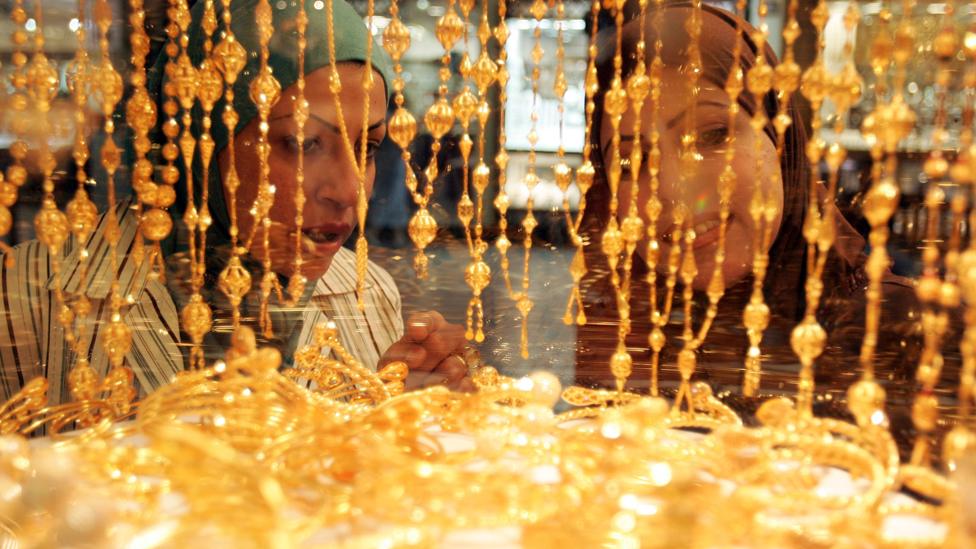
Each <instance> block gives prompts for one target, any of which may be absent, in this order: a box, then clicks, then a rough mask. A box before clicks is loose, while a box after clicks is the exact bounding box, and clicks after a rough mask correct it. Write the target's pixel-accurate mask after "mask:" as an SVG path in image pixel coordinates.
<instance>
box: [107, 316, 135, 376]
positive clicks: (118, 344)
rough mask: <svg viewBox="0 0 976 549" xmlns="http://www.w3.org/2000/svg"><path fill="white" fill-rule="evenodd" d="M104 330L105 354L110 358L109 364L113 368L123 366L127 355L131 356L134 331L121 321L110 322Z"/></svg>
mask: <svg viewBox="0 0 976 549" xmlns="http://www.w3.org/2000/svg"><path fill="white" fill-rule="evenodd" d="M103 330H104V332H103V336H102V337H103V341H104V345H105V354H106V355H107V356H108V359H109V363H111V364H112V365H113V366H121V365H122V362H123V361H124V360H125V355H127V354H129V350H130V349H131V348H132V330H131V329H130V328H129V327H128V326H127V325H126V324H125V322H122V320H121V319H116V320H113V321H111V322H109V323H108V325H107V326H105V327H104V328H103Z"/></svg>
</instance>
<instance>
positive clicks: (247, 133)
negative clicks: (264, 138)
mask: <svg viewBox="0 0 976 549" xmlns="http://www.w3.org/2000/svg"><path fill="white" fill-rule="evenodd" d="M336 68H337V70H338V71H339V77H340V80H341V82H342V91H341V92H340V93H339V103H340V104H341V107H342V111H341V112H342V114H343V118H344V119H345V125H346V130H347V132H348V136H349V140H350V142H351V143H352V147H353V150H354V151H355V153H356V162H358V159H359V155H360V151H361V140H360V137H361V136H362V132H363V129H364V127H365V128H366V131H367V138H366V139H367V142H366V145H365V146H366V160H367V166H366V179H365V192H366V196H367V197H369V195H370V194H371V193H372V190H373V180H374V178H375V176H376V166H375V164H374V158H373V157H374V152H375V151H376V148H377V147H378V146H379V143H380V142H381V141H382V140H383V137H384V136H385V135H386V94H385V91H384V87H383V80H382V79H381V78H380V76H379V73H375V72H374V74H373V76H374V79H373V87H372V90H371V92H370V95H369V96H368V97H367V96H366V95H365V94H363V93H362V92H363V86H362V80H363V73H364V71H365V70H366V67H365V65H362V64H360V63H339V64H338V65H337V66H336ZM331 70H332V68H331V67H323V68H321V69H318V70H316V71H314V72H311V73H309V74H308V75H307V76H306V77H305V98H306V100H307V101H308V108H309V117H308V121H307V122H306V123H305V142H304V155H305V158H304V164H305V168H304V176H305V181H304V184H303V189H304V191H305V207H304V208H303V209H302V214H303V216H304V220H303V221H304V222H303V224H302V229H301V230H302V258H303V264H302V274H303V275H305V277H307V278H308V279H309V280H316V279H317V278H319V277H321V276H322V275H323V274H325V272H326V271H327V270H328V269H329V265H331V264H332V258H333V257H334V256H335V254H336V252H338V251H339V248H340V247H341V246H342V244H343V242H345V241H346V239H347V238H348V237H349V235H350V234H351V233H352V231H353V229H354V228H355V226H356V222H357V220H356V202H357V199H358V193H359V187H360V184H359V175H358V172H357V169H356V164H355V163H354V161H353V160H352V159H351V158H350V155H349V152H348V150H347V147H346V145H345V142H344V140H343V137H342V133H341V130H340V127H339V117H338V116H337V113H338V110H337V108H336V101H335V98H334V96H333V95H332V92H330V91H329V74H330V72H331ZM297 96H298V86H297V84H296V85H292V86H291V87H289V88H288V89H286V90H284V92H283V93H282V94H281V100H279V101H278V103H277V104H276V105H275V106H274V108H273V109H272V110H271V114H270V116H269V117H268V143H270V145H271V153H270V155H269V158H268V164H269V167H270V168H271V175H270V183H271V185H273V186H274V188H275V198H274V205H273V206H272V207H271V212H270V214H269V217H270V218H271V222H272V227H271V231H270V238H269V240H270V248H271V258H272V269H273V270H274V271H275V272H277V273H280V274H283V275H286V276H290V275H291V274H292V273H293V272H294V257H295V253H296V243H295V240H296V239H295V237H296V234H297V231H298V221H297V210H296V208H295V191H296V189H297V188H298V178H297V175H298V152H299V143H298V133H297V131H298V125H297V123H296V121H295V117H294V112H295V102H296V100H297ZM366 101H369V115H368V120H367V119H365V118H364V117H363V114H364V113H363V111H364V107H365V106H366V105H365V102H366ZM259 124H260V122H259V120H258V118H257V117H255V119H254V120H252V121H251V122H250V123H249V124H248V125H247V126H246V127H245V128H244V129H243V130H242V131H241V132H240V133H238V134H237V136H236V137H235V138H234V146H235V157H236V159H235V160H236V161H235V166H236V168H237V174H238V177H239V178H240V181H241V185H240V188H239V189H238V191H237V204H236V208H235V209H236V212H237V224H238V227H239V229H240V235H241V244H242V245H243V244H245V243H246V239H247V237H248V235H250V234H251V231H252V227H254V219H253V216H252V214H251V213H250V210H251V208H252V207H253V206H254V200H255V198H256V197H257V193H258V183H259V174H260V162H259V158H258V153H257V143H258V137H259V135H260V132H259ZM229 163H230V158H229V154H228V151H227V149H226V148H225V149H224V150H223V151H222V152H221V154H220V166H221V173H227V167H228V166H229ZM224 195H225V198H226V199H227V203H228V204H230V194H229V192H228V190H227V189H226V188H225V189H224ZM250 252H251V256H252V257H254V258H255V259H258V260H263V259H264V257H265V256H264V246H263V230H262V229H261V228H260V226H259V227H258V232H257V234H256V236H255V238H254V243H253V245H252V246H251V249H250Z"/></svg>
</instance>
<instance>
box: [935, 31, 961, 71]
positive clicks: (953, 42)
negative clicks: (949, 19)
mask: <svg viewBox="0 0 976 549" xmlns="http://www.w3.org/2000/svg"><path fill="white" fill-rule="evenodd" d="M932 51H933V52H935V55H936V56H937V57H938V58H939V60H940V61H942V62H943V63H947V62H949V61H951V60H952V58H953V57H955V56H956V53H958V52H959V36H958V35H957V34H956V30H955V29H954V28H952V27H945V28H943V29H942V30H941V31H939V33H938V34H936V35H935V39H934V40H933V41H932Z"/></svg>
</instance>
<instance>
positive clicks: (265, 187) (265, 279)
mask: <svg viewBox="0 0 976 549" xmlns="http://www.w3.org/2000/svg"><path fill="white" fill-rule="evenodd" d="M254 17H255V21H256V23H257V26H258V41H259V44H260V68H259V69H258V76H257V77H256V78H255V79H254V80H253V81H252V82H251V87H250V90H248V91H249V94H250V97H251V101H253V102H254V105H255V106H256V107H257V110H258V120H259V125H258V130H259V131H258V143H257V152H258V164H259V168H258V194H257V197H255V199H254V207H253V209H252V210H251V211H252V212H254V224H253V228H252V230H251V235H250V237H249V238H248V239H247V245H246V246H245V247H246V248H247V249H251V244H252V242H253V240H254V237H255V236H256V235H257V233H258V231H259V230H260V231H261V235H262V244H263V252H264V254H263V255H264V257H263V258H262V263H263V265H264V273H263V274H262V276H261V284H260V288H261V305H260V310H259V313H258V314H259V317H258V319H259V325H260V327H261V330H262V331H263V333H264V335H265V337H272V336H273V335H274V327H273V326H272V325H271V312H270V310H269V301H270V299H271V294H272V292H277V294H278V295H279V297H280V296H281V286H280V284H278V277H277V275H276V274H275V272H274V270H273V268H272V265H271V246H270V239H271V215H270V213H271V206H272V205H273V204H274V199H275V187H274V186H273V185H271V166H270V164H269V161H268V159H269V157H270V155H271V144H270V143H269V142H268V116H269V115H270V114H271V109H272V108H273V107H274V106H275V105H276V104H277V103H278V100H279V99H280V98H281V83H279V82H278V79H277V78H275V77H274V75H273V74H272V73H271V67H270V66H269V65H268V57H269V55H270V53H269V50H268V44H269V42H270V41H271V35H272V34H274V20H273V15H272V12H271V4H269V3H268V0H260V1H259V2H258V4H257V6H256V8H255V12H254ZM259 227H260V228H259Z"/></svg>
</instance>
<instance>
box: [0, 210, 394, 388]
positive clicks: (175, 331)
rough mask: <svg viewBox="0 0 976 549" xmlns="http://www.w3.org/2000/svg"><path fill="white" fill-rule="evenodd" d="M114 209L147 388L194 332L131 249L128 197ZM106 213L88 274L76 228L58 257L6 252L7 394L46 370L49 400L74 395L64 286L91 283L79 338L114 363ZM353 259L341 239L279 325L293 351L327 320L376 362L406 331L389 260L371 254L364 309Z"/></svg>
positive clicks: (104, 362)
mask: <svg viewBox="0 0 976 549" xmlns="http://www.w3.org/2000/svg"><path fill="white" fill-rule="evenodd" d="M116 213H117V215H118V218H119V226H120V229H121V230H120V238H119V241H118V248H117V249H118V264H117V270H116V272H115V275H116V276H117V279H118V281H119V291H120V294H121V295H122V296H123V297H125V300H126V305H125V306H124V307H123V309H122V312H121V313H122V320H123V321H124V322H125V323H126V325H128V326H129V327H130V328H131V329H132V347H131V350H130V352H129V353H128V355H126V360H125V363H126V365H127V366H128V367H130V368H131V369H132V371H133V373H134V374H135V382H136V386H137V388H138V390H139V393H140V397H143V396H145V395H146V394H147V393H149V392H151V391H153V390H154V389H156V388H158V387H160V386H161V385H163V384H165V383H166V382H167V381H168V380H170V379H171V378H172V377H173V375H174V374H176V373H177V372H179V371H181V370H182V369H183V368H184V364H185V358H184V351H185V349H186V347H187V346H188V345H187V343H186V341H187V337H186V336H185V335H184V334H181V332H180V327H179V311H178V308H177V304H176V300H174V296H173V295H172V294H171V291H170V290H169V289H168V288H167V287H166V284H165V283H163V282H161V281H160V280H159V279H158V278H156V277H151V276H149V275H150V271H149V266H148V264H147V263H148V262H145V261H143V262H137V261H134V260H133V259H132V258H131V255H130V252H131V251H132V247H133V244H134V243H135V237H136V228H137V219H136V216H135V215H134V212H133V210H132V208H131V202H130V201H124V202H122V203H120V204H118V205H117V206H116ZM106 219H107V216H105V215H102V216H101V218H100V219H99V223H98V225H97V227H96V229H95V231H94V233H93V234H92V236H91V237H90V238H89V240H88V242H87V251H88V254H89V268H88V273H87V276H85V277H82V276H81V275H82V274H83V273H82V269H81V268H80V267H81V265H80V263H79V259H80V252H81V250H82V247H81V246H78V245H77V244H76V242H75V241H74V239H73V238H71V239H69V240H68V242H66V243H65V245H64V246H63V247H62V249H61V250H60V251H59V252H58V254H57V255H56V257H52V256H51V254H50V253H49V251H48V249H47V248H46V247H45V246H43V245H41V244H40V243H39V242H38V241H36V240H32V241H29V242H25V243H23V244H21V245H19V246H17V247H16V248H14V251H13V252H11V254H12V259H13V264H12V265H9V266H8V264H7V262H6V261H2V262H0V402H3V401H6V400H7V399H8V398H10V396H11V395H13V394H14V393H16V392H17V391H18V390H19V389H20V388H21V387H22V386H23V385H24V384H25V383H26V382H27V381H30V380H31V379H33V378H35V377H39V376H44V377H46V378H47V379H48V381H49V389H48V399H49V402H50V403H51V404H57V403H63V402H67V401H69V400H70V398H71V396H70V391H69V390H68V386H67V380H68V373H69V372H70V370H71V367H72V365H73V364H74V362H75V360H76V356H75V354H76V353H75V349H74V348H71V347H70V346H69V345H68V343H67V341H66V340H65V337H64V328H63V327H62V325H61V324H60V323H59V322H58V318H57V311H58V305H57V303H56V298H55V290H57V289H58V288H60V289H61V290H62V291H63V292H64V293H65V295H74V294H77V292H79V291H84V292H85V295H86V296H87V297H88V299H89V301H90V302H91V311H90V312H89V314H88V315H87V317H86V318H84V319H77V320H76V326H82V327H83V328H82V333H81V343H82V346H81V348H82V349H85V350H86V351H85V352H86V354H87V357H88V359H89V361H90V363H91V366H92V368H93V369H94V370H95V372H96V373H97V374H98V375H99V376H104V375H105V373H106V372H107V371H108V368H109V362H108V358H107V356H106V354H105V352H104V350H103V346H104V343H103V337H102V335H103V334H102V333H101V330H100V327H101V326H104V325H105V324H106V323H108V322H109V320H110V317H111V314H112V311H111V306H110V305H111V304H110V298H111V296H110V293H111V286H112V280H113V273H112V261H111V253H110V246H109V244H108V241H107V239H106V235H105V229H106ZM3 259H7V258H6V257H4V258H3ZM55 259H56V260H57V261H59V262H60V265H61V268H60V276H55V275H54V269H53V267H54V265H55V261H54V260H55ZM355 265H356V262H355V254H354V253H353V252H351V251H349V250H347V249H345V248H341V249H340V250H339V252H338V253H337V254H336V256H335V257H334V259H333V261H332V265H331V267H330V268H329V270H328V272H326V274H325V275H323V276H322V277H321V278H319V279H318V280H317V281H316V283H315V286H314V289H313V290H312V292H311V299H310V300H309V302H308V304H307V305H306V306H305V307H304V308H303V309H302V310H301V311H299V319H298V321H297V322H294V323H291V324H290V325H289V326H288V330H289V333H288V334H282V337H285V338H286V340H287V341H288V347H289V348H288V349H283V351H284V352H285V354H286V356H287V355H290V354H291V353H294V351H295V350H296V349H299V348H301V347H302V346H304V345H307V344H309V343H311V342H312V339H313V337H314V327H315V326H317V325H318V324H320V323H322V322H326V321H328V320H331V321H333V322H335V323H336V326H337V328H338V330H339V338H340V340H341V342H342V344H343V346H344V347H345V348H346V350H348V351H349V352H350V353H352V355H353V356H355V357H356V358H357V359H358V360H360V361H361V362H362V363H363V364H365V365H367V366H369V367H373V368H375V366H376V364H377V362H378V361H379V358H380V356H381V355H382V353H383V352H385V351H386V349H387V348H388V347H389V346H390V345H392V344H393V343H394V342H395V341H396V340H398V339H399V338H400V337H401V336H402V335H403V319H402V316H401V312H400V309H401V302H400V293H399V291H398V290H397V287H396V284H395V283H394V282H393V279H392V278H391V277H390V275H389V274H388V273H387V272H386V271H384V270H383V269H382V268H380V267H378V266H377V265H375V264H373V263H372V262H371V263H370V264H369V269H368V274H367V280H366V290H365V292H364V295H363V298H364V300H365V303H366V309H365V311H364V312H362V313H361V312H360V311H359V309H358V307H357V299H356V267H355ZM255 285H256V284H255ZM224 316H226V315H224ZM207 354H208V355H211V354H212V353H207Z"/></svg>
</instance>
